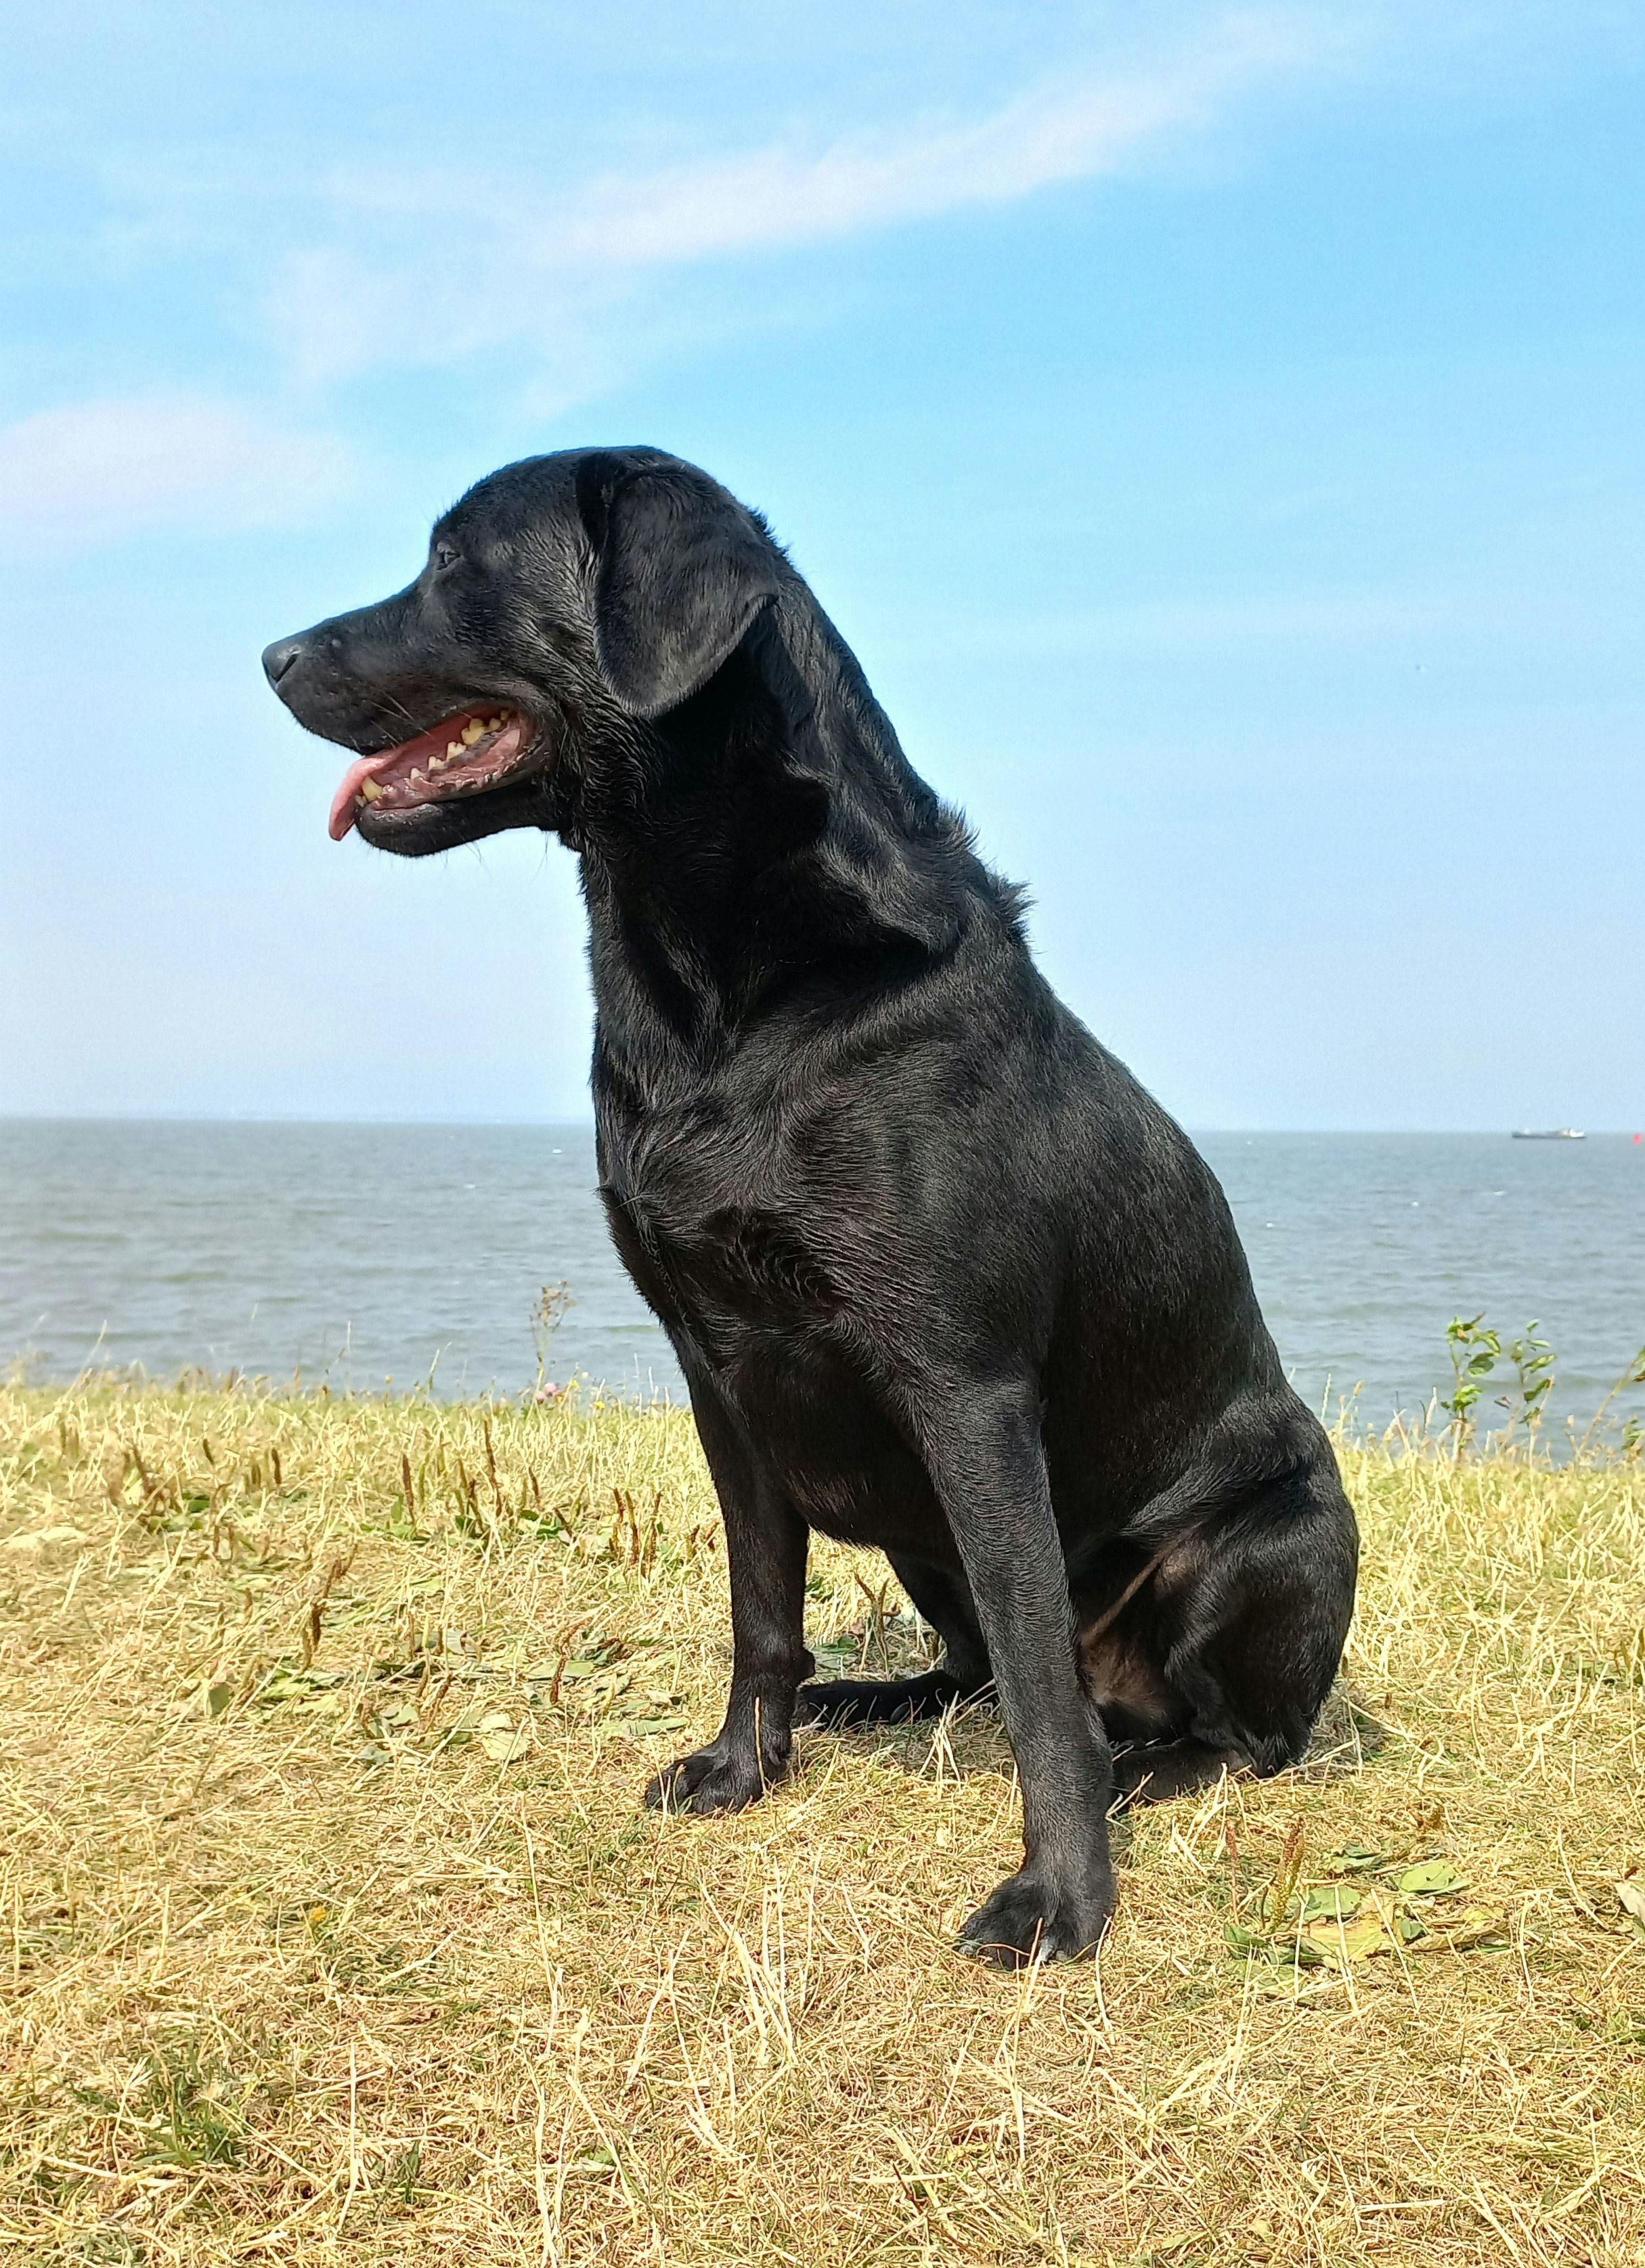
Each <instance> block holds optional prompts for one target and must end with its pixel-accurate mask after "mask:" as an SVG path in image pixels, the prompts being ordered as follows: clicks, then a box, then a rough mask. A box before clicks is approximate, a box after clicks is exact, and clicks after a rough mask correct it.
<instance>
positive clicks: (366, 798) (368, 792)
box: [360, 780, 382, 803]
mask: <svg viewBox="0 0 1645 2268" xmlns="http://www.w3.org/2000/svg"><path fill="white" fill-rule="evenodd" d="M381 793H382V790H381V788H380V787H379V786H378V784H377V783H376V781H375V780H362V781H361V782H360V801H361V802H362V803H375V802H376V800H377V799H378V797H379V796H380V795H381Z"/></svg>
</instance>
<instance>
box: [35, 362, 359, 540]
mask: <svg viewBox="0 0 1645 2268" xmlns="http://www.w3.org/2000/svg"><path fill="white" fill-rule="evenodd" d="M348 479H349V467H348V460H347V456H346V453H345V451H344V450H343V446H342V445H341V444H340V443H339V442H337V441H336V440H335V439H333V438H330V437H329V436H327V435H324V434H316V433H307V432H302V431H298V430H295V429H294V428H292V427H291V426H290V425H288V424H285V423H282V422H281V421H279V420H278V419H276V418H271V417H269V416H265V415H264V414H262V413H261V412H259V411H257V410H255V409H248V408H247V407H246V406H245V405H244V404H243V403H240V402H233V401H221V400H218V399H216V398H215V397H213V396H210V395H206V394H185V393H165V394H137V395H133V396H129V397H127V398H125V399H123V400H120V399H114V400H105V401H82V402H77V403H76V404H74V405H73V406H71V407H67V408H63V409H46V410H41V411H40V412H39V413H38V414H37V415H36V416H33V417H25V418H23V419H21V420H20V421H19V422H18V423H16V424H13V425H10V426H6V427H4V428H0V511H4V514H5V516H6V519H7V521H8V523H9V524H10V526H11V527H12V529H13V531H14V533H19V534H21V535H22V536H24V537H25V538H26V539H27V540H28V541H31V542H33V543H34V544H35V545H37V546H39V547H41V549H75V548H77V547H78V546H80V545H82V544H87V543H98V542H107V541H115V540H118V539H119V538H121V537H123V536H128V535H134V534H140V533H142V532H144V530H147V529H151V528H161V527H188V528H189V529H192V530H195V531H196V532H200V533H204V534H218V533H226V532H229V531H231V530H233V529H236V528H246V527H287V526H291V525H295V524H299V523H300V522H302V521H304V520H306V519H309V518H311V517H312V516H313V515H314V513H315V512H317V511H319V510H321V509H323V508H324V507H325V506H326V505H327V504H330V503H332V502H333V501H334V500H335V499H336V497H337V496H338V495H339V494H340V493H342V491H343V490H344V489H345V487H346V486H347V483H348Z"/></svg>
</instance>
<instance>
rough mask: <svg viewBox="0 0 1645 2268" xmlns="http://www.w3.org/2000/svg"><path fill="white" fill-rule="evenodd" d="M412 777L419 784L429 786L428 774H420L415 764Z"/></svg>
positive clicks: (412, 768)
mask: <svg viewBox="0 0 1645 2268" xmlns="http://www.w3.org/2000/svg"><path fill="white" fill-rule="evenodd" d="M411 777H412V778H413V779H414V780H416V781H417V782H419V783H420V784H421V785H423V786H424V787H426V786H427V785H428V774H427V773H426V772H420V771H419V770H417V766H416V765H415V764H413V765H412V767H411Z"/></svg>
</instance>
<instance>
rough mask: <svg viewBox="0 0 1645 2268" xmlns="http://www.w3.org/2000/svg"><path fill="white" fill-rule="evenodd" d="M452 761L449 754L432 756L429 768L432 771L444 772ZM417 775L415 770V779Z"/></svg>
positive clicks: (413, 775)
mask: <svg viewBox="0 0 1645 2268" xmlns="http://www.w3.org/2000/svg"><path fill="white" fill-rule="evenodd" d="M450 761H451V760H450V758H449V757H447V756H431V757H430V758H429V760H428V768H429V770H430V771H432V772H443V771H444V770H445V769H446V765H447V763H448V762H450ZM412 777H413V778H414V779H415V778H416V777H417V775H416V773H415V772H414V773H413V774H412Z"/></svg>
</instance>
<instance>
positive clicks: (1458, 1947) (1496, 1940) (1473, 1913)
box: [1430, 1906, 1508, 1953]
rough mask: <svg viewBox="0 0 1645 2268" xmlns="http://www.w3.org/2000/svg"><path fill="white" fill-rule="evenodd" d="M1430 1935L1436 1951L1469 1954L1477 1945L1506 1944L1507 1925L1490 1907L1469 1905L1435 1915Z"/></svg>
mask: <svg viewBox="0 0 1645 2268" xmlns="http://www.w3.org/2000/svg"><path fill="white" fill-rule="evenodd" d="M1430 1934H1431V1936H1432V1939H1433V1945H1434V1950H1435V1952H1436V1953H1469V1952H1472V1949H1473V1948H1474V1947H1475V1946H1477V1945H1505V1944H1506V1943H1507V1941H1508V1924H1507V1922H1506V1920H1505V1919H1504V1918H1503V1917H1502V1916H1501V1914H1500V1913H1494V1912H1493V1911H1492V1910H1491V1908H1490V1907H1489V1906H1469V1907H1468V1908H1467V1909H1466V1910H1465V1911H1464V1912H1462V1913H1459V1914H1444V1915H1440V1914H1436V1915H1435V1918H1434V1920H1433V1923H1432V1926H1431V1930H1430Z"/></svg>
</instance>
